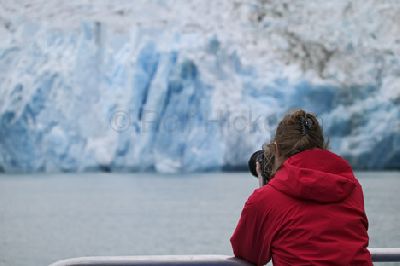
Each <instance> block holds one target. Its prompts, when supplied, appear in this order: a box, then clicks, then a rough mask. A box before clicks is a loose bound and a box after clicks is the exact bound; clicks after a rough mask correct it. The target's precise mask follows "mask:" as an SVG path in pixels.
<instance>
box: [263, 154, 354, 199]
mask: <svg viewBox="0 0 400 266" xmlns="http://www.w3.org/2000/svg"><path fill="white" fill-rule="evenodd" d="M269 184H270V185H271V186H272V187H274V188H275V189H277V190H279V191H281V192H283V193H285V194H287V195H289V196H292V197H295V198H299V199H303V200H312V201H317V202H321V203H331V202H339V201H342V200H344V199H345V198H347V196H349V195H350V193H351V192H352V191H353V189H354V188H355V187H356V184H357V180H356V178H355V177H354V175H353V171H352V169H351V166H350V165H349V164H348V162H346V161H345V160H344V159H343V158H341V157H339V156H338V155H336V154H334V153H332V152H330V151H328V150H322V149H312V150H306V151H303V152H300V153H298V154H296V155H293V156H291V157H289V158H288V159H287V160H286V161H285V162H284V163H283V165H282V167H281V168H280V169H279V170H278V171H277V172H276V174H275V177H274V178H272V180H271V181H270V182H269Z"/></svg>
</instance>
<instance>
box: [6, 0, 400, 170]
mask: <svg viewBox="0 0 400 266" xmlns="http://www.w3.org/2000/svg"><path fill="white" fill-rule="evenodd" d="M97 2H98V3H97ZM97 2H93V3H92V4H90V3H89V2H87V1H67V2H66V1H44V0H36V1H18V3H15V1H12V0H3V1H2V4H1V6H0V8H1V9H0V36H1V38H0V171H3V172H32V171H152V170H156V171H159V172H171V173H175V172H195V171H212V170H221V169H237V168H240V167H244V166H245V165H246V162H247V160H248V158H249V156H250V154H251V153H252V152H253V151H254V150H255V149H257V148H259V147H260V146H261V145H262V143H263V142H265V141H268V140H269V138H270V136H271V132H273V129H274V127H275V126H276V124H277V122H278V121H279V119H280V118H281V117H282V116H283V115H284V114H285V113H286V112H287V111H288V110H290V109H294V108H305V109H306V110H308V111H311V112H315V113H316V114H317V115H318V116H319V119H320V121H321V123H322V124H323V126H324V130H325V133H326V135H327V136H328V137H329V138H330V146H331V149H332V150H333V151H334V152H337V153H339V154H341V155H343V156H345V157H346V158H347V159H349V160H350V162H351V163H352V165H353V166H354V167H358V168H367V169H382V168H396V169H399V168H400V122H399V121H400V16H398V14H399V13H400V4H399V3H398V2H397V1H392V0H363V1H361V0H360V1H358V0H357V1H352V0H338V1H330V2H329V1H320V0H307V1H306V0H304V1H294V2H293V1H288V0H287V1H286V0H285V1H282V0H270V1H267V0H263V1H261V0H260V1H244V0H242V1H231V0H225V1H221V0H216V1H214V0H213V1H203V0H197V1H189V0H185V1H155V0H154V1H149V0H143V1H114V0H104V1H97Z"/></svg>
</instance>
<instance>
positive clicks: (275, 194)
mask: <svg viewBox="0 0 400 266" xmlns="http://www.w3.org/2000/svg"><path fill="white" fill-rule="evenodd" d="M269 147H270V148H271V150H273V151H274V154H275V162H274V173H273V176H272V178H271V180H270V181H269V182H268V183H267V184H266V185H265V186H262V187H261V188H258V189H256V190H255V191H254V192H253V194H252V195H251V196H250V197H249V198H248V200H247V202H246V204H245V206H244V208H243V210H242V213H241V217H240V220H239V223H238V225H237V227H236V229H235V231H234V233H233V235H232V237H231V239H230V241H231V245H232V248H233V252H234V254H235V256H236V257H238V258H241V259H243V260H246V261H248V262H250V263H252V264H256V265H265V264H266V263H268V262H269V261H270V260H271V258H272V262H273V265H274V266H279V265H285V266H286V265H296V266H297V265H372V262H371V255H370V253H369V251H368V249H367V247H368V242H369V237H368V233H367V230H368V219H367V216H366V214H365V210H364V196H363V191H362V187H361V185H360V184H359V182H358V181H357V179H356V177H355V176H354V174H353V171H352V168H351V166H350V165H349V163H348V162H347V161H345V160H344V159H343V158H341V157H340V156H338V155H336V154H334V153H332V152H330V151H329V150H328V149H327V144H326V143H325V141H324V136H323V130H322V127H321V126H320V125H319V123H318V120H317V118H316V116H315V115H313V114H311V113H306V112H305V111H304V110H296V111H294V112H292V113H289V114H288V115H286V116H285V117H284V118H283V120H282V121H281V122H280V123H279V124H278V127H277V129H276V134H275V138H274V141H273V142H272V143H271V144H269Z"/></svg>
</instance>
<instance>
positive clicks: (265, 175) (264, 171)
mask: <svg viewBox="0 0 400 266" xmlns="http://www.w3.org/2000/svg"><path fill="white" fill-rule="evenodd" d="M264 146H265V147H264V149H263V150H258V151H256V152H254V153H253V154H252V155H251V157H250V160H249V162H248V165H249V170H250V172H251V174H252V175H253V176H254V177H256V178H258V173H257V162H258V163H259V164H260V168H261V176H262V179H263V185H265V184H267V183H268V181H269V180H270V179H271V175H272V169H273V166H274V161H275V156H274V154H272V152H271V150H270V148H269V147H268V146H267V145H264Z"/></svg>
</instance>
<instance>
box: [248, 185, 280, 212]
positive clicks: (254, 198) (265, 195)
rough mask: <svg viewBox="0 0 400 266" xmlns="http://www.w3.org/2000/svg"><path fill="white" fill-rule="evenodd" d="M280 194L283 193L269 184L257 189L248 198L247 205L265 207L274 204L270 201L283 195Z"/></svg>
mask: <svg viewBox="0 0 400 266" xmlns="http://www.w3.org/2000/svg"><path fill="white" fill-rule="evenodd" d="M280 194H281V193H280V192H279V191H277V190H276V189H274V188H273V187H272V186H270V185H268V184H267V185H265V186H263V187H261V188H258V189H255V190H254V191H253V193H252V194H251V195H250V197H249V198H248V200H247V203H246V205H249V206H251V205H256V206H263V207H268V206H273V204H270V203H271V202H274V201H276V200H277V199H278V198H279V197H281V195H280Z"/></svg>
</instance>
